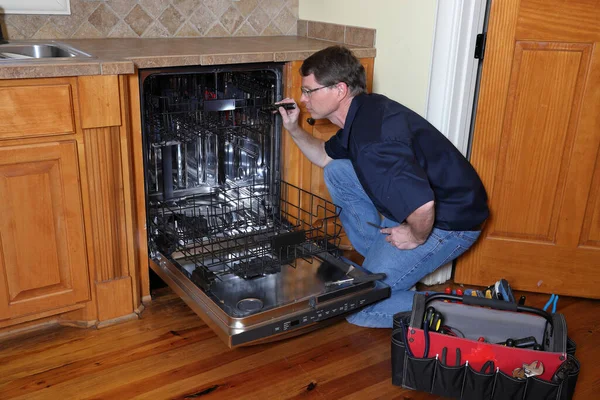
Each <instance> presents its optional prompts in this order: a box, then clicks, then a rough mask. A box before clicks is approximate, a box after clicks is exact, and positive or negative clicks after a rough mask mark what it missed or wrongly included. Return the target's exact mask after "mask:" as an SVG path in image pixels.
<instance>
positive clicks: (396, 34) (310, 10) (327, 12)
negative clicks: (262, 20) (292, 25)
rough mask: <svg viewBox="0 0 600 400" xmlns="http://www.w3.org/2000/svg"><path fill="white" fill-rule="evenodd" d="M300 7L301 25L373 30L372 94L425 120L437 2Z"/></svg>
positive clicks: (367, 0) (328, 0)
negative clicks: (326, 24)
mask: <svg viewBox="0 0 600 400" xmlns="http://www.w3.org/2000/svg"><path fill="white" fill-rule="evenodd" d="M446 1H451V0H446ZM299 5H300V19H305V20H311V21H321V22H329V23H334V24H342V25H352V26H360V27H365V28H374V29H376V30H377V34H376V48H377V57H376V58H375V71H374V82H373V91H374V92H378V93H382V94H385V95H386V96H388V97H390V98H392V99H394V100H396V101H399V102H400V103H402V104H404V105H405V106H407V107H409V108H411V109H413V110H414V111H416V112H418V113H419V114H421V115H423V116H424V115H425V107H426V99H427V90H428V85H429V69H430V64H431V51H432V44H433V36H434V35H433V34H434V22H435V13H436V0H300V3H299Z"/></svg>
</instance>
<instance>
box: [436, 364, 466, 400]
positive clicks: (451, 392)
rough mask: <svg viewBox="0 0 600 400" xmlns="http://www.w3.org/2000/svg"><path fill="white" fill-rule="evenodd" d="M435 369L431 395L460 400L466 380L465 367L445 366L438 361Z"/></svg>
mask: <svg viewBox="0 0 600 400" xmlns="http://www.w3.org/2000/svg"><path fill="white" fill-rule="evenodd" d="M435 368H436V370H435V375H434V378H433V386H432V387H431V393H433V394H437V395H439V396H445V397H455V398H459V397H460V395H461V393H462V387H463V382H464V378H465V370H466V368H465V366H464V365H461V366H458V367H451V366H448V365H443V364H442V363H441V362H440V361H439V360H436V363H435Z"/></svg>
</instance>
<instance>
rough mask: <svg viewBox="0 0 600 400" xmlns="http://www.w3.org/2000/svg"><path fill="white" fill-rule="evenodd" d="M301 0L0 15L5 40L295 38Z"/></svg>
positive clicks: (205, 0) (79, 4) (85, 3)
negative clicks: (59, 13) (5, 34)
mask: <svg viewBox="0 0 600 400" xmlns="http://www.w3.org/2000/svg"><path fill="white" fill-rule="evenodd" d="M298 1H299V0H239V1H233V0H164V1H163V0H71V15H34V14H27V15H12V14H7V15H0V21H2V20H3V23H4V24H5V25H6V26H5V32H6V33H7V36H8V38H9V39H13V40H18V39H66V38H77V39H80V38H81V39H82V38H105V37H200V36H205V37H216V36H273V35H296V33H297V23H298Z"/></svg>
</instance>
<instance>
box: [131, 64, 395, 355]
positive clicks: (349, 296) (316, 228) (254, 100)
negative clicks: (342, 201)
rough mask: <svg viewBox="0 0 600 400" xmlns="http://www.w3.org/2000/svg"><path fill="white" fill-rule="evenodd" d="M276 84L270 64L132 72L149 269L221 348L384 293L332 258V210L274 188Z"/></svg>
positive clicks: (336, 232) (335, 313)
mask: <svg viewBox="0 0 600 400" xmlns="http://www.w3.org/2000/svg"><path fill="white" fill-rule="evenodd" d="M281 82H282V65H281V64H276V63H269V64H260V65H255V64H252V65H243V66H227V67H189V68H188V67H186V68H170V69H145V70H142V71H141V72H140V84H141V85H140V86H141V90H142V93H141V98H142V126H143V128H142V129H143V141H144V167H145V175H146V176H145V189H146V213H147V231H148V246H149V256H150V266H151V268H152V269H153V270H154V272H156V274H157V275H158V276H159V277H160V278H161V279H162V280H164V281H165V282H166V283H167V284H168V285H169V286H170V287H171V288H172V289H173V290H174V291H175V292H176V293H177V294H178V295H180V296H181V297H182V299H183V300H184V301H185V302H186V303H187V304H188V306H190V308H191V309H192V310H194V311H195V312H196V313H197V314H198V315H199V316H200V317H201V318H202V319H203V320H204V321H205V322H206V323H207V324H208V325H209V326H210V327H211V328H212V329H213V330H214V331H215V332H216V333H217V334H218V335H219V336H220V337H221V339H223V340H224V341H225V343H226V344H227V345H228V346H230V347H235V346H239V345H246V344H251V343H258V342H264V341H269V340H273V339H280V338H284V337H289V336H293V335H297V334H300V333H303V332H307V331H309V330H312V329H315V328H317V327H319V326H323V325H324V324H323V322H331V321H334V320H335V318H334V317H339V316H342V315H345V314H347V313H349V312H352V311H355V310H357V309H359V308H361V307H363V306H365V305H367V304H371V303H373V302H376V301H378V300H381V299H383V298H386V297H388V296H389V294H390V289H389V287H388V286H387V285H385V284H383V283H382V282H379V281H375V280H372V279H368V273H367V272H365V271H363V270H361V269H360V268H357V267H353V266H351V265H350V264H348V263H346V262H344V261H343V260H342V259H341V258H340V257H339V256H340V254H341V253H340V252H339V250H338V248H337V246H338V245H339V240H340V232H341V225H340V222H339V219H338V216H339V211H340V210H339V208H336V207H335V205H333V204H332V203H330V202H329V201H327V200H326V199H324V198H321V197H318V196H315V195H314V194H311V193H309V192H307V191H305V190H302V189H301V188H299V187H297V186H294V185H292V184H290V183H287V182H285V181H283V180H281V175H280V166H281V165H282V163H284V162H285V154H281V130H282V129H281V120H280V117H279V116H278V115H277V114H274V113H273V112H272V110H270V109H269V108H268V105H270V104H272V103H273V102H275V101H277V100H279V99H281V91H282V89H281V88H282V83H281ZM348 278H355V280H354V281H352V280H351V279H350V282H347V283H341V284H334V285H332V284H331V282H336V281H340V280H344V279H348Z"/></svg>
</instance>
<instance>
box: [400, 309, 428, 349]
mask: <svg viewBox="0 0 600 400" xmlns="http://www.w3.org/2000/svg"><path fill="white" fill-rule="evenodd" d="M400 328H401V329H402V336H403V338H404V349H405V350H406V354H408V355H409V356H410V357H413V358H415V355H414V354H413V352H412V350H411V349H410V345H409V344H408V328H407V327H406V325H405V324H404V320H403V319H402V318H400ZM423 335H424V336H425V351H423V358H427V356H428V355H429V326H428V325H427V324H425V326H424V327H423Z"/></svg>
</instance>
